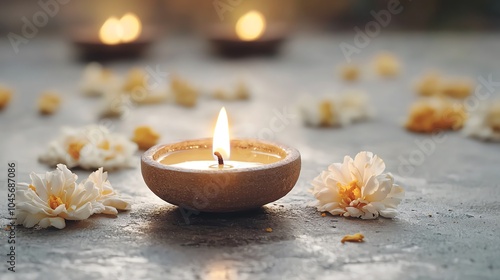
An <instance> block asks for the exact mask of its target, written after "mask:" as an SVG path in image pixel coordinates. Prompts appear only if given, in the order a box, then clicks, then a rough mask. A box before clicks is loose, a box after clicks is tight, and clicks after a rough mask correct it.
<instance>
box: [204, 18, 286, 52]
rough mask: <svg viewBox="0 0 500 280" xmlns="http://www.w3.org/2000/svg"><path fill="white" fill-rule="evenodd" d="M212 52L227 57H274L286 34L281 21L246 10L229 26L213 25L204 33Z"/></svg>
mask: <svg viewBox="0 0 500 280" xmlns="http://www.w3.org/2000/svg"><path fill="white" fill-rule="evenodd" d="M207 33H208V38H209V40H210V41H211V42H212V44H213V46H214V47H215V49H216V51H218V52H219V53H220V54H222V55H227V56H244V55H250V54H275V53H277V51H278V49H279V47H280V46H281V45H282V43H283V42H284V40H285V38H286V36H287V35H288V33H289V28H288V25H287V24H286V23H285V22H275V21H271V20H269V19H267V18H266V17H265V16H264V14H263V13H261V12H260V11H258V10H250V11H248V12H246V13H245V14H243V15H242V16H241V17H239V18H238V19H237V21H236V22H231V23H229V24H228V23H215V24H213V25H212V26H211V27H209V29H208V30H207Z"/></svg>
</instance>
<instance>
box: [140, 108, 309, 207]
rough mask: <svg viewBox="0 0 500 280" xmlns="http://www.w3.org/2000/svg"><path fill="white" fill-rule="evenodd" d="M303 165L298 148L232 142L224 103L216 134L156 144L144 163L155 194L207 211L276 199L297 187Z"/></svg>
mask: <svg viewBox="0 0 500 280" xmlns="http://www.w3.org/2000/svg"><path fill="white" fill-rule="evenodd" d="M229 159H230V160H229ZM300 167H301V161H300V153H299V152H298V151H297V150H296V149H294V148H291V147H288V146H285V145H282V144H277V143H273V142H269V141H262V140H257V139H235V140H231V141H230V140H229V133H228V122H227V115H226V112H225V109H224V108H223V109H222V110H221V112H220V114H219V118H218V120H217V125H216V127H215V131H214V138H213V139H198V140H188V141H183V142H178V143H173V144H160V145H156V146H154V147H152V148H150V149H149V150H148V151H146V152H145V153H144V155H143V156H142V162H141V169H142V176H143V178H144V181H145V182H146V184H147V185H148V187H149V188H150V189H151V191H153V193H155V194H156V195H157V196H158V197H160V198H161V199H163V200H165V201H166V202H169V203H171V204H174V205H177V206H179V207H182V208H187V209H192V210H196V211H202V212H234V211H243V210H249V209H254V208H258V207H261V206H263V205H265V204H267V203H270V202H273V201H275V200H277V199H279V198H281V197H283V196H285V195H286V194H287V193H288V192H290V191H291V190H292V188H293V187H294V186H295V183H296V182H297V180H298V178H299V174H300Z"/></svg>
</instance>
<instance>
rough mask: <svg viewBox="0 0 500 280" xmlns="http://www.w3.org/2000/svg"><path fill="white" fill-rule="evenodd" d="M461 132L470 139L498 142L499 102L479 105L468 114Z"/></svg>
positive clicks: (499, 135)
mask: <svg viewBox="0 0 500 280" xmlns="http://www.w3.org/2000/svg"><path fill="white" fill-rule="evenodd" d="M462 131H463V133H464V134H465V135H467V136H470V137H474V138H478V139H482V140H486V141H500V100H496V101H493V102H488V103H484V104H481V106H479V108H477V109H476V110H474V111H471V112H469V118H468V119H467V121H466V122H465V125H464V128H463V130H462Z"/></svg>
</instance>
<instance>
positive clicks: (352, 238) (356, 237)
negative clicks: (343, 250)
mask: <svg viewBox="0 0 500 280" xmlns="http://www.w3.org/2000/svg"><path fill="white" fill-rule="evenodd" d="M364 238H365V236H364V235H363V234H361V233H355V234H353V235H346V236H344V237H343V238H342V240H340V242H342V243H345V242H364V241H365V240H364Z"/></svg>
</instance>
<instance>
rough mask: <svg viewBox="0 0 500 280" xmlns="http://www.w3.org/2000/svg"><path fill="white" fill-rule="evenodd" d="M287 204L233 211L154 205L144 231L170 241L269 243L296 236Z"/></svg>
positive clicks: (218, 243) (184, 243)
mask: <svg viewBox="0 0 500 280" xmlns="http://www.w3.org/2000/svg"><path fill="white" fill-rule="evenodd" d="M289 215H290V214H289V213H287V211H286V210H285V208H284V206H278V205H272V206H265V207H261V208H257V209H254V210H250V211H244V212H234V213H203V212H198V211H192V210H187V209H182V208H179V207H174V206H163V207H160V208H158V209H155V210H154V211H153V213H152V215H150V219H149V221H148V224H147V226H146V227H145V229H144V231H145V232H144V234H145V235H146V236H148V237H149V238H152V239H154V240H162V241H163V242H166V243H168V244H169V245H173V244H177V245H181V246H195V247H200V246H207V247H211V246H217V247H221V246H229V247H236V246H241V245H248V244H266V243H270V242H278V241H284V240H290V239H293V238H294V234H293V228H292V227H291V223H290V221H289V217H288V216H289Z"/></svg>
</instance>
